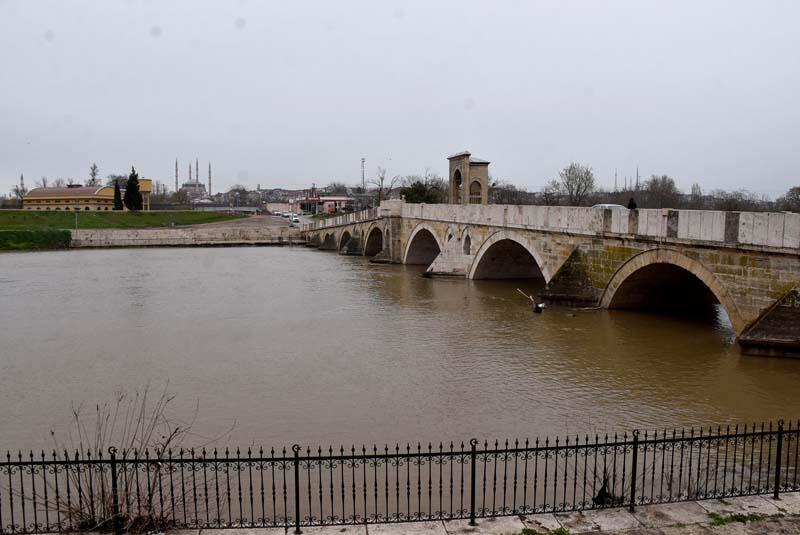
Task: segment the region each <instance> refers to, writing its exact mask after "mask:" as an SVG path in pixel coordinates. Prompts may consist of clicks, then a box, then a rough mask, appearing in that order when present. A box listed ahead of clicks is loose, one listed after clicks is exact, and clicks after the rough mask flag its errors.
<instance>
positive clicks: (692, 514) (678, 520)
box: [633, 502, 710, 528]
mask: <svg viewBox="0 0 800 535" xmlns="http://www.w3.org/2000/svg"><path fill="white" fill-rule="evenodd" d="M633 516H634V517H635V518H636V520H638V521H639V522H640V523H641V524H642V525H643V526H645V527H655V528H660V527H664V526H672V525H675V524H700V523H703V522H706V523H707V522H709V520H710V518H709V516H708V511H706V510H705V509H703V508H702V507H700V506H699V505H698V504H697V503H696V502H679V503H664V504H658V505H647V506H643V507H637V508H636V512H634V513H633Z"/></svg>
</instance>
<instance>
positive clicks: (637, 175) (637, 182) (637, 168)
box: [636, 165, 639, 191]
mask: <svg viewBox="0 0 800 535" xmlns="http://www.w3.org/2000/svg"><path fill="white" fill-rule="evenodd" d="M636 191H639V166H638V165H637V166H636Z"/></svg>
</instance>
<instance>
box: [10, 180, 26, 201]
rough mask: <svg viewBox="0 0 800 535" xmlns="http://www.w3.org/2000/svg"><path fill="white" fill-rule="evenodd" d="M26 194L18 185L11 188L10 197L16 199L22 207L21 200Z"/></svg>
mask: <svg viewBox="0 0 800 535" xmlns="http://www.w3.org/2000/svg"><path fill="white" fill-rule="evenodd" d="M26 193H27V190H26V189H25V188H24V187H23V186H21V185H19V184H17V185H16V186H14V187H13V188H11V196H12V197H14V198H15V199H17V201H18V202H19V204H20V205H22V199H23V198H24V197H25V194H26Z"/></svg>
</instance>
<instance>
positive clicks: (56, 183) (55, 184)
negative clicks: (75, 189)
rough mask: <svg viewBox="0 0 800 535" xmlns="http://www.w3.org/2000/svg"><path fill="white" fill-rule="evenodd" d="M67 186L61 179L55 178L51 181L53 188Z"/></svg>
mask: <svg viewBox="0 0 800 535" xmlns="http://www.w3.org/2000/svg"><path fill="white" fill-rule="evenodd" d="M66 185H67V181H66V180H64V179H63V178H56V179H55V180H53V187H54V188H63V187H65V186H66Z"/></svg>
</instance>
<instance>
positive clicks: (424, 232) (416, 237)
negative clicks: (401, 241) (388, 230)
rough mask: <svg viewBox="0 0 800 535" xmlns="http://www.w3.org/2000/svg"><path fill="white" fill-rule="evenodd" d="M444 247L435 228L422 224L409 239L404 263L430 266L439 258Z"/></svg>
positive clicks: (415, 228) (404, 254)
mask: <svg viewBox="0 0 800 535" xmlns="http://www.w3.org/2000/svg"><path fill="white" fill-rule="evenodd" d="M442 247H443V245H442V243H441V242H440V241H439V238H437V237H436V231H435V230H434V229H433V227H431V226H430V225H428V224H427V223H420V224H419V225H417V226H416V227H414V230H413V231H412V232H411V235H410V236H409V237H408V243H407V244H406V250H405V252H404V253H403V263H404V264H418V265H426V266H429V265H431V264H432V263H433V261H434V260H435V259H436V257H437V256H439V253H441V251H442Z"/></svg>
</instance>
